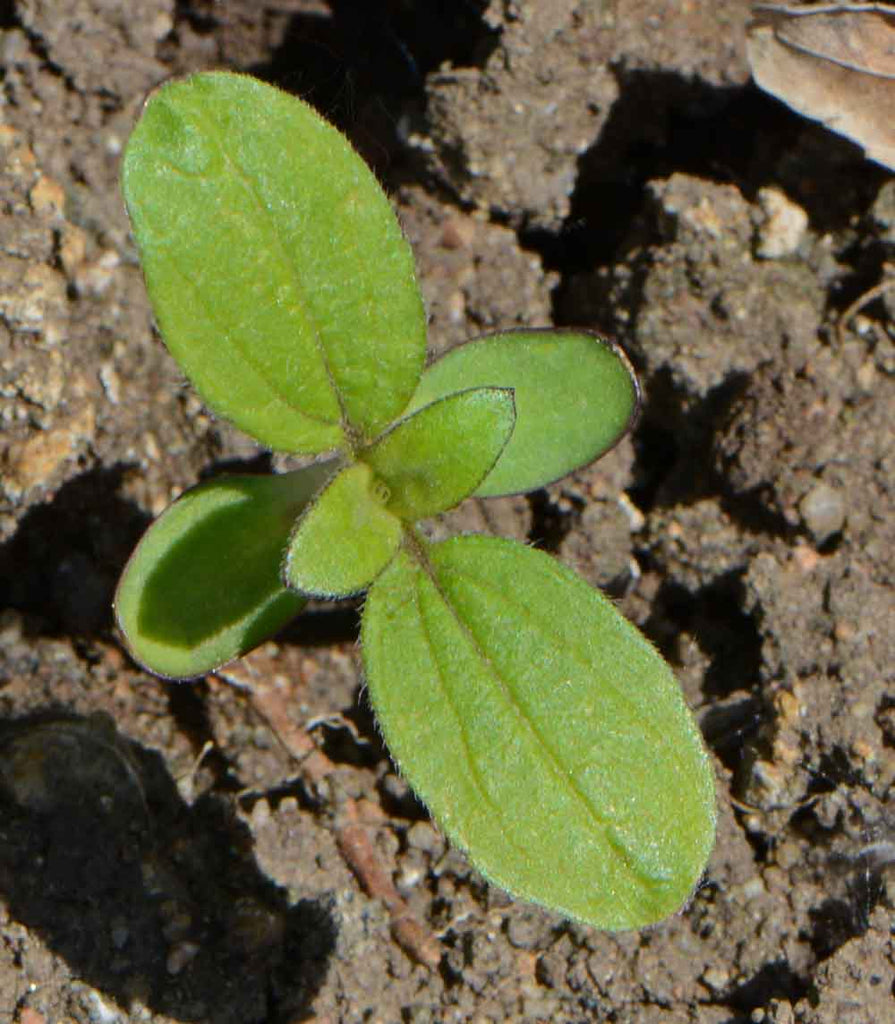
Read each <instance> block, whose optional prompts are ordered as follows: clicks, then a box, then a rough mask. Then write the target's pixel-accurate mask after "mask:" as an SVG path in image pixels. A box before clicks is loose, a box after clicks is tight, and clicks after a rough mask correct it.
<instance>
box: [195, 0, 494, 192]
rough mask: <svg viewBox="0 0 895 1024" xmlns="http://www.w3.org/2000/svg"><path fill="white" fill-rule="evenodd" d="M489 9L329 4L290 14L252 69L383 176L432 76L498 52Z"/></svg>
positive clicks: (352, 0)
mask: <svg viewBox="0 0 895 1024" xmlns="http://www.w3.org/2000/svg"><path fill="white" fill-rule="evenodd" d="M189 6H191V5H189V4H186V5H182V7H189ZM487 6H488V3H487V0H418V2H415V3H413V4H408V3H403V2H401V0H327V7H328V12H326V11H321V12H320V13H310V14H307V13H296V14H294V15H292V16H291V18H290V20H289V25H288V27H287V29H286V32H285V34H284V36H283V40H282V43H281V44H280V46H279V47H278V48H277V50H276V51H275V52H274V53H273V54H272V56H271V58H270V60H269V61H266V62H265V63H263V64H257V65H255V66H253V67H249V68H247V69H246V70H247V71H248V72H249V73H250V74H253V75H256V76H257V77H259V78H263V79H265V80H266V81H269V82H272V83H273V84H275V85H278V86H280V87H281V88H283V89H286V90H287V91H289V92H294V93H296V94H297V95H300V96H302V98H304V99H306V100H308V102H310V103H312V104H313V105H314V106H315V107H316V108H317V109H318V110H319V111H320V112H321V113H322V114H324V115H325V116H326V117H327V118H328V119H329V120H331V121H332V122H333V123H334V124H335V125H337V127H339V128H341V129H342V131H344V132H346V133H347V134H348V135H349V136H350V137H351V138H352V140H353V141H354V142H355V144H356V145H357V146H358V148H359V149H360V151H361V153H362V155H363V156H364V157H365V159H367V160H368V161H369V162H370V163H372V165H373V167H374V169H375V170H376V171H377V172H378V173H380V174H382V173H384V171H385V169H386V168H387V167H389V166H390V165H391V164H392V162H393V161H394V160H395V159H396V157H397V156H398V154H399V152H400V150H401V149H402V148H403V142H402V139H401V135H402V130H403V129H402V126H401V124H400V122H401V119H402V116H403V115H404V114H405V112H406V110H407V109H408V108H417V110H420V109H421V108H422V105H423V101H424V96H425V77H426V75H427V74H428V73H429V72H430V71H434V70H435V69H437V68H438V67H440V66H441V65H442V64H443V63H445V62H448V63H450V64H453V65H455V66H460V67H472V66H481V65H482V64H484V62H485V61H486V60H487V58H488V56H489V54H490V53H491V51H492V50H493V49H494V46H495V45H496V43H497V38H498V33H497V32H495V31H494V30H493V29H491V28H490V27H489V26H488V25H487V24H486V23H485V21H484V19H483V14H484V11H485V9H486V8H487Z"/></svg>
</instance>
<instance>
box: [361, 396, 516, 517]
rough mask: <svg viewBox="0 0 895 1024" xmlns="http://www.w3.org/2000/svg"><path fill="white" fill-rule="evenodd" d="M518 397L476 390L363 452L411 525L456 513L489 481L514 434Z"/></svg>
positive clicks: (428, 410)
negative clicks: (450, 511)
mask: <svg viewBox="0 0 895 1024" xmlns="http://www.w3.org/2000/svg"><path fill="white" fill-rule="evenodd" d="M515 418H516V417H515V412H514V407H513V393H512V391H508V390H506V389H501V388H475V389H473V390H470V391H461V392H460V393H459V394H454V395H448V396H447V397H446V398H443V399H440V400H439V401H437V402H433V403H432V404H431V405H428V406H425V407H424V408H422V409H420V410H419V411H418V412H416V413H415V414H414V415H412V416H410V417H408V418H407V419H406V420H402V421H401V422H400V423H398V424H396V426H395V427H394V428H393V429H392V430H390V431H388V433H386V434H384V435H383V436H382V437H381V438H380V439H379V440H378V441H376V443H375V444H373V445H372V446H371V447H370V448H368V449H367V450H366V451H364V452H362V453H361V458H362V459H363V460H364V461H365V462H366V463H368V465H370V466H371V467H372V468H373V470H374V472H375V473H376V474H377V476H378V477H379V478H380V479H381V480H382V481H383V482H384V483H385V485H386V486H387V487H388V489H389V498H388V508H389V509H390V510H391V511H392V512H394V513H395V515H397V516H401V517H402V518H404V519H407V520H409V521H411V522H413V521H415V520H417V519H422V518H424V517H425V516H431V515H435V513H436V512H443V511H445V510H446V509H449V508H453V507H454V505H457V504H459V502H461V501H462V500H463V499H464V498H466V497H468V496H469V495H470V494H472V492H473V491H474V490H475V489H476V487H478V485H479V484H480V483H481V482H482V480H484V478H485V476H486V475H487V474H488V472H489V471H490V469H491V467H492V466H493V465H494V463H495V462H496V461H497V459H498V457H499V456H500V453H501V452H502V451H503V450H504V448H505V447H506V444H507V442H508V441H509V439H510V436H511V435H512V433H513V423H514V422H515Z"/></svg>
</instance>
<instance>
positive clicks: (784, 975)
mask: <svg viewBox="0 0 895 1024" xmlns="http://www.w3.org/2000/svg"><path fill="white" fill-rule="evenodd" d="M807 993H808V985H807V983H806V982H805V980H804V979H803V978H800V977H799V975H797V974H796V973H795V972H794V971H793V970H792V969H791V968H790V966H789V965H788V964H787V963H786V961H785V960H774V961H773V962H772V963H769V964H765V965H764V967H762V968H761V970H760V971H758V973H757V974H754V975H753V976H752V977H751V978H749V980H748V981H745V982H743V983H742V984H741V985H740V986H739V987H738V988H736V989H735V990H734V991H733V992H732V993H731V994H730V995H729V996H728V997H727V998H725V1000H724V1005H725V1006H731V1007H733V1008H734V1009H737V1010H742V1011H743V1014H744V1016H743V1018H742V1019H743V1020H744V1021H746V1020H751V1019H752V1017H751V1012H752V1011H753V1010H757V1009H759V1008H760V1007H765V1006H767V1005H768V1004H769V1003H770V1001H771V1000H772V999H785V1000H789V1001H790V1002H793V1003H796V1002H798V1000H799V999H801V998H802V997H803V996H805V995H807Z"/></svg>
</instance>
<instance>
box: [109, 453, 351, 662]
mask: <svg viewBox="0 0 895 1024" xmlns="http://www.w3.org/2000/svg"><path fill="white" fill-rule="evenodd" d="M331 472H332V465H331V464H330V465H327V464H324V463H321V464H318V465H315V466H311V467H309V468H308V469H306V470H299V471H298V472H296V473H288V474H284V475H282V476H231V477H222V478H220V479H217V480H213V481H211V482H210V483H207V484H202V485H200V486H199V487H196V488H194V489H193V490H191V491H188V492H187V493H186V494H184V495H183V496H182V497H181V498H180V499H179V500H178V501H176V502H175V503H174V504H173V505H172V506H171V507H170V508H169V509H167V510H166V511H165V512H164V513H163V514H162V515H161V516H160V517H159V518H158V519H157V520H156V521H155V522H154V523H153V524H152V526H150V528H149V530H147V532H146V533H145V535H144V536H143V539H142V540H141V541H140V543H139V545H138V546H137V549H136V550H135V551H134V553H133V555H131V558H130V561H129V562H128V564H127V566H126V567H125V570H124V573H123V575H122V577H121V581H120V582H119V584H118V591H117V593H116V595H115V614H116V617H117V619H118V625H119V627H120V629H121V632H122V633H123V634H124V638H125V640H126V642H127V646H128V648H129V649H130V651H131V653H132V654H133V656H134V658H135V659H136V660H137V661H138V662H140V663H141V664H142V665H145V666H146V668H148V669H149V670H150V671H152V672H155V673H156V674H158V675H162V676H168V677H170V678H177V679H187V678H191V677H193V676H198V675H202V674H204V673H205V672H210V671H211V670H212V669H215V668H218V667H220V666H221V665H223V664H224V663H225V662H228V661H231V660H232V659H233V658H236V657H239V656H240V655H241V654H244V653H246V651H249V650H251V649H252V648H253V647H256V646H257V645H258V644H259V643H261V641H262V640H265V639H266V638H267V637H269V636H271V635H272V634H273V633H275V632H276V631H277V630H278V629H280V628H281V627H282V626H284V625H285V624H286V623H287V622H289V620H290V619H292V618H293V617H294V616H295V615H297V614H298V612H299V611H300V610H301V607H302V605H303V604H304V600H303V599H302V598H301V597H299V596H298V595H296V594H292V593H290V592H289V591H287V590H286V589H285V588H284V586H283V584H282V582H281V581H280V563H281V561H282V558H283V551H284V549H285V547H286V543H287V541H288V539H289V534H290V531H291V530H292V527H293V524H294V522H295V519H296V517H297V516H298V515H299V513H300V511H301V509H302V508H303V507H304V506H305V504H306V503H307V501H308V500H309V499H310V498H311V497H312V495H313V494H314V492H315V491H316V490H317V488H319V487H320V486H321V484H322V483H323V481H324V480H325V478H326V476H327V475H329V474H330V473H331Z"/></svg>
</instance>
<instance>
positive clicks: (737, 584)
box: [643, 571, 762, 699]
mask: <svg viewBox="0 0 895 1024" xmlns="http://www.w3.org/2000/svg"><path fill="white" fill-rule="evenodd" d="M741 576H742V574H741V573H740V572H739V571H733V572H729V573H725V574H724V575H722V576H719V577H718V578H717V579H716V580H714V581H713V582H712V583H710V584H708V585H707V586H705V587H701V588H700V589H699V590H697V591H695V592H692V591H689V590H687V589H685V588H684V587H682V586H681V585H680V584H678V583H674V582H672V581H667V582H665V583H663V584H662V586H661V587H660V588H659V591H658V593H657V595H656V598H655V600H654V601H653V609H652V612H651V614H650V617H649V618H648V619H647V621H646V623H645V624H644V627H643V629H644V632H645V633H646V634H647V636H649V637H651V638H652V639H653V640H654V641H655V643H656V644H657V646H658V647H659V649H660V650H663V651H664V653H665V654H666V656H668V657H670V658H671V659H672V660H673V651H672V650H671V648H670V645H672V644H673V643H674V642H675V641H676V639H677V637H679V636H680V634H681V633H682V632H686V633H689V634H690V635H691V636H692V637H694V639H695V640H696V642H697V643H698V644H699V647H700V649H701V650H702V651H703V653H704V654H705V655H706V656H707V657H708V658H709V667H708V669H707V670H706V673H705V676H704V679H703V692H704V693H705V696H706V697H707V698H709V699H721V698H724V697H727V696H729V695H730V694H733V693H738V692H746V693H748V692H750V691H751V690H753V689H754V688H755V687H756V685H757V684H758V682H759V679H760V674H759V673H760V669H761V646H762V644H761V636H760V635H759V633H758V629H757V628H756V625H755V622H754V621H753V619H752V617H751V616H750V615H748V614H747V613H745V612H744V611H743V610H742V608H743V603H744V597H743V583H742V578H741Z"/></svg>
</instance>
